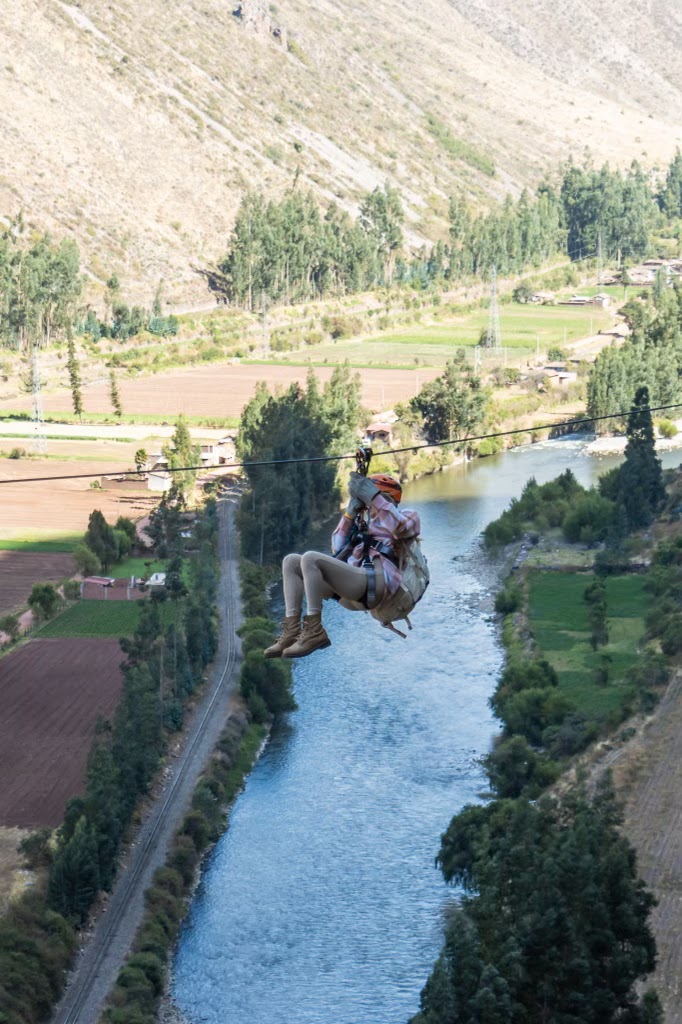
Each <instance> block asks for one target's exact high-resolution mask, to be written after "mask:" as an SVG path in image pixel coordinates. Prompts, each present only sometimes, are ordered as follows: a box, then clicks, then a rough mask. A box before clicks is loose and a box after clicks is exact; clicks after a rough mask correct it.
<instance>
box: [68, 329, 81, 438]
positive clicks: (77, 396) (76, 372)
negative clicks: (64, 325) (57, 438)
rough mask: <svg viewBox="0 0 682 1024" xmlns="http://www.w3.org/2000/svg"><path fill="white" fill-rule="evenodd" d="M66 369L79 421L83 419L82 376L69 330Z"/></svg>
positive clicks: (74, 408)
mask: <svg viewBox="0 0 682 1024" xmlns="http://www.w3.org/2000/svg"><path fill="white" fill-rule="evenodd" d="M66 368H67V370H68V374H69V387H70V388H71V401H72V403H73V411H74V413H75V414H76V416H78V418H79V419H82V418H83V395H82V392H81V375H80V367H79V366H78V359H77V357H76V345H75V342H74V340H73V334H72V333H71V330H70V329H69V334H68V359H67V363H66Z"/></svg>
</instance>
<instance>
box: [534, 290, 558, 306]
mask: <svg viewBox="0 0 682 1024" xmlns="http://www.w3.org/2000/svg"><path fill="white" fill-rule="evenodd" d="M529 301H530V302H534V303H535V304H536V305H547V304H548V303H550V302H554V292H533V294H532V295H531V297H530V300H529Z"/></svg>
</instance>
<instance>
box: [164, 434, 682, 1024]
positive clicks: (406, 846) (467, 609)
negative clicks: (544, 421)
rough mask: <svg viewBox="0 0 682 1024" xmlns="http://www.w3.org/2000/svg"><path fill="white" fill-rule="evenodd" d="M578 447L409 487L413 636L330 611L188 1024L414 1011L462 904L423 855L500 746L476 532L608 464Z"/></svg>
mask: <svg viewBox="0 0 682 1024" xmlns="http://www.w3.org/2000/svg"><path fill="white" fill-rule="evenodd" d="M583 448H584V445H583V443H582V442H581V441H577V440H558V441H552V442H546V443H544V444H542V445H536V446H532V447H528V448H523V449H518V450H516V451H512V452H507V453H505V454H503V455H499V456H495V457H493V458H490V459H485V460H480V461H479V462H476V463H473V464H471V465H470V466H467V467H459V468H457V469H454V470H451V471H449V472H447V473H443V474H440V475H438V476H434V477H429V478H426V479H423V480H419V481H416V482H414V483H412V484H409V485H408V486H407V487H406V495H405V504H406V505H409V506H410V507H413V508H416V509H417V510H418V511H419V514H420V516H421V521H422V535H423V546H424V550H425V552H426V554H427V557H428V559H429V565H430V568H431V576H432V583H431V586H430V587H429V590H428V592H427V595H426V597H425V598H424V600H423V602H422V604H421V605H420V606H419V607H418V609H417V610H416V611H415V614H414V617H413V623H414V627H415V628H414V632H413V633H411V634H410V636H409V639H408V640H407V641H404V640H401V639H400V637H396V636H392V635H391V634H389V633H388V632H386V631H383V630H382V629H381V627H380V626H379V625H378V623H376V622H374V621H373V620H372V619H371V618H370V617H369V616H367V615H362V614H357V613H354V614H353V613H348V612H344V611H343V609H341V608H339V607H338V606H332V607H330V608H327V609H325V624H326V626H327V630H328V632H329V634H330V636H331V637H332V640H333V646H332V647H331V648H330V649H329V650H326V651H323V652H319V653H317V654H315V655H313V656H311V657H310V658H308V659H305V660H303V661H301V662H299V663H298V664H297V665H296V669H295V673H294V675H295V693H296V699H297V701H298V704H299V709H298V711H296V712H295V713H293V714H291V715H289V716H288V717H287V720H286V721H283V722H281V723H280V724H279V725H278V726H277V727H276V728H275V730H274V732H273V735H272V738H271V741H270V743H269V744H268V746H267V747H266V749H265V751H264V753H263V755H262V757H261V759H260V760H259V762H258V764H257V765H256V767H255V769H254V771H253V773H252V774H251V776H250V777H249V779H248V781H247V784H246V787H245V789H244V791H243V793H242V794H241V795H240V796H239V798H238V800H237V802H236V804H235V806H234V809H233V811H232V814H231V818H230V825H229V828H228V830H227V832H226V833H225V834H224V835H223V836H222V838H221V839H220V841H219V842H218V843H217V845H216V847H215V849H214V850H213V852H212V854H211V855H210V857H209V859H208V861H207V863H206V865H205V870H204V873H203V876H202V880H201V883H200V885H199V887H198V889H197V893H196V896H195V899H194V901H193V904H192V907H191V910H190V913H189V915H188V918H187V921H186V923H185V925H184V927H183V930H182V934H181V938H180V943H179V948H178V952H177V956H176V959H175V963H174V972H173V990H172V994H173V998H174V1001H175V1003H176V1004H177V1006H178V1007H179V1009H180V1010H181V1011H182V1012H183V1013H184V1015H185V1017H186V1019H187V1021H189V1022H191V1024H199V1022H202V1024H203V1022H210V1024H405V1022H406V1021H407V1020H408V1019H409V1017H410V1016H411V1015H412V1014H414V1013H415V1012H416V1011H417V1009H418V1006H419V992H420V990H421V988H422V986H423V984H424V981H425V980H426V978H427V976H428V973H429V971H430V969H431V967H432V965H433V962H434V960H435V958H436V956H437V954H438V951H439V949H440V945H441V937H442V930H441V929H442V915H443V911H444V909H445V907H446V906H447V904H448V902H449V901H450V900H452V898H453V892H452V890H451V889H449V888H448V887H447V886H446V885H445V884H444V882H443V879H442V877H441V875H440V873H439V872H438V871H437V870H436V868H435V866H434V857H435V854H436V853H437V851H438V847H439V842H440V836H441V834H442V832H443V831H444V830H445V829H446V828H447V825H448V823H449V821H450V819H451V817H452V816H453V814H455V813H456V812H457V811H458V810H459V809H460V808H461V807H462V806H463V805H464V804H466V803H468V802H472V801H477V800H479V799H480V794H481V792H482V791H484V790H485V781H486V780H485V776H484V774H483V772H482V770H481V768H480V765H479V763H478V759H479V758H480V757H481V755H483V754H485V753H486V752H487V751H488V750H489V749H490V745H491V741H492V738H493V736H494V734H495V732H496V725H495V722H494V720H493V719H492V717H491V714H490V710H489V708H488V705H487V700H488V697H489V695H490V693H491V692H492V690H493V688H494V685H495V680H496V676H497V674H498V672H499V670H500V666H501V663H502V651H501V648H500V644H499V638H498V632H497V628H496V624H495V622H494V620H493V619H492V618H491V610H492V598H493V596H494V594H495V591H496V590H497V589H498V587H499V579H500V571H501V568H500V564H499V561H497V560H495V559H491V558H489V557H488V556H487V555H486V554H485V553H484V552H483V551H482V550H481V547H480V533H481V530H482V529H483V527H484V526H485V525H486V523H488V522H489V521H490V520H491V519H493V518H495V517H496V516H497V515H499V513H500V512H501V511H502V510H503V509H504V508H505V507H506V505H507V504H508V503H509V501H510V499H511V498H512V497H514V496H516V495H518V494H519V493H520V491H521V488H522V487H523V484H524V483H525V481H526V480H527V479H528V477H530V476H531V475H534V476H535V477H536V479H537V480H538V481H539V482H544V481H545V480H548V479H551V478H552V477H553V476H556V475H557V474H558V473H560V472H562V471H563V470H564V469H566V468H567V467H569V466H570V468H571V469H572V470H573V471H574V473H575V474H576V476H577V477H578V479H579V480H580V481H581V482H582V483H585V484H587V483H591V482H592V481H594V479H595V478H596V476H597V474H598V473H600V472H603V471H604V470H605V469H607V468H609V466H611V465H613V464H614V463H615V461H616V460H614V459H604V458H602V459H596V458H590V457H588V456H586V455H585V454H584V451H583ZM679 461H680V456H679V454H676V453H674V452H670V453H666V455H665V456H664V457H663V464H664V465H677V464H678V463H679ZM316 546H321V544H320V545H316Z"/></svg>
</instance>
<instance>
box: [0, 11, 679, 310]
mask: <svg viewBox="0 0 682 1024" xmlns="http://www.w3.org/2000/svg"><path fill="white" fill-rule="evenodd" d="M681 51H682V9H681V8H680V7H679V5H671V4H669V3H666V2H665V0H630V3H629V4H625V5H624V4H623V3H622V2H619V0H589V2H588V0H524V2H523V3H521V2H520V0H422V2H421V3H419V4H415V3H407V2H406V0H372V3H370V4H368V3H365V2H360V0H318V2H316V3H315V4H314V5H311V4H309V3H304V2H303V0H278V2H277V3H270V4H269V5H268V4H267V3H266V2H265V0H241V3H240V2H239V0H231V2H228V0H183V2H181V0H80V2H78V3H72V4H70V3H64V2H61V0H13V2H12V3H11V4H10V3H8V4H5V5H4V9H3V32H2V34H1V35H0V94H1V96H2V102H1V103H0V131H1V133H2V138H3V143H4V144H3V146H2V149H1V150H0V214H4V215H12V214H15V213H17V212H18V210H19V209H20V208H23V209H24V210H25V212H26V215H27V218H28V220H29V222H30V223H31V224H32V225H35V226H38V227H48V228H50V229H52V230H54V231H55V232H56V233H59V234H61V233H64V232H73V233H74V234H75V235H76V236H77V238H78V240H79V242H80V244H81V248H82V251H83V255H84V261H85V264H86V266H87V269H88V271H89V273H90V275H91V277H92V281H93V291H95V292H96V290H97V288H98V287H100V285H101V282H102V281H103V280H104V279H106V277H107V276H109V275H110V274H111V272H112V271H114V270H116V271H117V272H118V273H119V275H120V277H121V279H122V284H123V289H124V291H125V293H126V296H127V297H128V298H134V299H139V300H144V301H147V302H149V301H150V299H151V296H152V294H153V292H154V289H155V287H156V285H157V284H158V282H159V280H161V279H164V281H165V286H164V294H165V298H166V300H172V301H173V302H179V301H183V300H191V299H192V298H196V297H199V296H200V295H202V294H203V284H202V283H201V281H200V280H199V279H198V278H196V276H195V275H194V274H193V273H192V270H191V263H192V261H198V260H200V259H201V258H204V257H205V258H216V257H217V256H219V255H220V254H221V253H222V251H223V249H224V243H225V239H226V236H227V233H228V231H229V229H230V226H231V223H232V219H233V216H234V212H235V209H236V206H237V204H238V203H239V199H240V197H241V195H242V194H243V192H244V190H245V189H246V188H248V187H249V186H254V185H255V186H258V187H259V188H262V189H265V190H268V191H271V192H273V193H275V194H280V193H281V192H282V191H283V190H284V189H285V188H287V187H288V186H290V185H291V184H292V182H294V181H297V182H298V186H299V187H302V186H303V187H312V188H313V189H315V191H316V192H317V193H318V194H319V195H320V197H321V198H322V199H323V200H325V201H329V200H331V199H332V198H334V199H336V200H337V201H338V202H340V203H342V204H343V205H345V206H347V207H348V208H351V209H352V208H353V207H354V205H355V203H356V201H357V198H358V196H359V195H360V193H362V192H363V191H365V190H367V189H370V188H373V187H374V186H375V185H377V184H383V182H384V181H385V180H387V179H388V180H390V181H391V182H392V183H393V184H396V185H398V186H399V187H400V189H401V191H402V193H403V195H404V197H405V201H406V203H407V205H408V207H409V218H410V231H411V238H412V240H413V241H414V242H415V243H416V242H418V241H419V240H420V239H423V238H425V237H427V238H435V237H437V236H438V235H439V234H440V233H442V231H443V227H444V213H445V210H446V203H447V196H448V195H449V194H450V193H451V192H452V191H453V190H454V189H461V190H464V191H465V192H466V193H468V195H469V196H470V199H471V201H472V202H475V203H484V202H486V201H487V200H488V198H489V197H491V196H493V197H499V196H501V195H503V194H504V192H505V191H508V190H512V191H517V190H518V189H519V188H520V187H522V186H523V185H524V184H530V185H533V184H535V183H536V182H537V181H538V179H539V178H540V177H541V176H542V175H543V174H544V173H545V171H546V170H547V169H548V168H555V167H556V166H557V164H558V163H559V161H561V160H564V159H566V158H567V157H568V156H570V155H572V156H573V157H574V158H575V159H577V160H582V159H583V158H584V156H585V155H591V156H592V158H593V159H594V160H595V161H601V160H604V159H608V160H610V162H611V163H612V164H615V163H618V164H624V163H628V162H629V161H630V160H631V159H632V158H633V157H637V158H639V159H641V160H642V161H644V162H646V163H647V164H649V165H652V166H653V165H655V164H656V162H657V161H659V162H660V161H662V160H667V159H668V158H669V157H670V155H671V154H672V153H673V152H674V149H675V147H676V146H677V145H678V144H679V143H680V137H681V135H682V130H681V128H680V124H679V121H678V122H677V123H676V122H675V118H676V116H677V113H678V112H679V110H680V109H682V59H681Z"/></svg>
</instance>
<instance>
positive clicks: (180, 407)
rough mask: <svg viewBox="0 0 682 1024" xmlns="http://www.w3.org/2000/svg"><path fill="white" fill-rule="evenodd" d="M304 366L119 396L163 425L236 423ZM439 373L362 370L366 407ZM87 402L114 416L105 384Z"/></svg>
mask: <svg viewBox="0 0 682 1024" xmlns="http://www.w3.org/2000/svg"><path fill="white" fill-rule="evenodd" d="M332 370H333V367H331V366H330V367H329V368H327V367H316V368H315V373H316V374H317V376H318V379H319V380H320V381H322V382H325V381H328V380H329V378H330V377H331V375H332ZM307 372H308V369H307V367H305V366H282V365H274V364H268V365H259V366H249V365H244V364H237V363H235V364H228V365H226V364H215V365H212V366H198V367H194V368H192V369H185V370H174V371H172V372H171V373H164V374H159V375H158V376H156V377H138V378H136V379H130V380H126V379H123V378H122V379H121V380H120V381H119V391H120V393H121V402H122V405H123V408H124V409H125V411H126V413H145V414H150V413H157V414H158V415H159V417H160V418H161V419H168V420H172V419H173V418H174V417H175V416H177V415H179V414H180V413H185V415H187V416H225V417H238V416H239V415H240V414H241V411H242V409H243V408H244V406H245V405H246V403H247V402H248V401H249V399H250V398H251V397H252V395H253V393H254V391H255V390H256V384H257V382H258V381H259V380H264V381H267V383H268V384H269V385H270V387H275V386H277V385H279V386H281V387H284V388H286V387H288V386H289V385H290V384H292V383H293V382H295V381H298V382H300V383H301V384H302V383H304V382H305V378H306V374H307ZM438 372H439V371H438V370H435V369H434V370H429V369H426V368H425V367H419V368H418V369H415V370H414V371H412V370H376V369H372V370H362V371H360V376H361V378H362V401H363V404H364V405H366V406H367V407H368V408H369V409H372V410H379V409H382V408H384V409H385V408H388V407H389V406H391V405H394V404H395V402H399V401H405V400H406V399H408V398H412V396H413V395H414V394H416V392H417V391H418V390H419V388H420V387H421V386H422V385H423V384H425V383H426V381H427V380H433V378H434V377H436V376H437V375H438ZM83 402H84V404H85V408H86V409H87V410H88V412H101V413H106V412H108V413H110V412H111V397H110V394H109V385H108V384H107V382H106V381H99V382H97V383H95V384H89V385H88V386H87V387H84V388H83ZM43 405H44V408H45V413H46V415H49V413H53V412H68V411H69V410H70V409H71V407H72V401H71V394H70V392H69V391H67V390H66V389H64V390H62V391H56V392H53V393H52V394H50V393H49V392H45V394H44V395H43ZM0 408H8V409H9V408H11V409H29V408H30V399H28V400H27V399H21V400H19V399H7V400H5V401H3V402H0Z"/></svg>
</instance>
